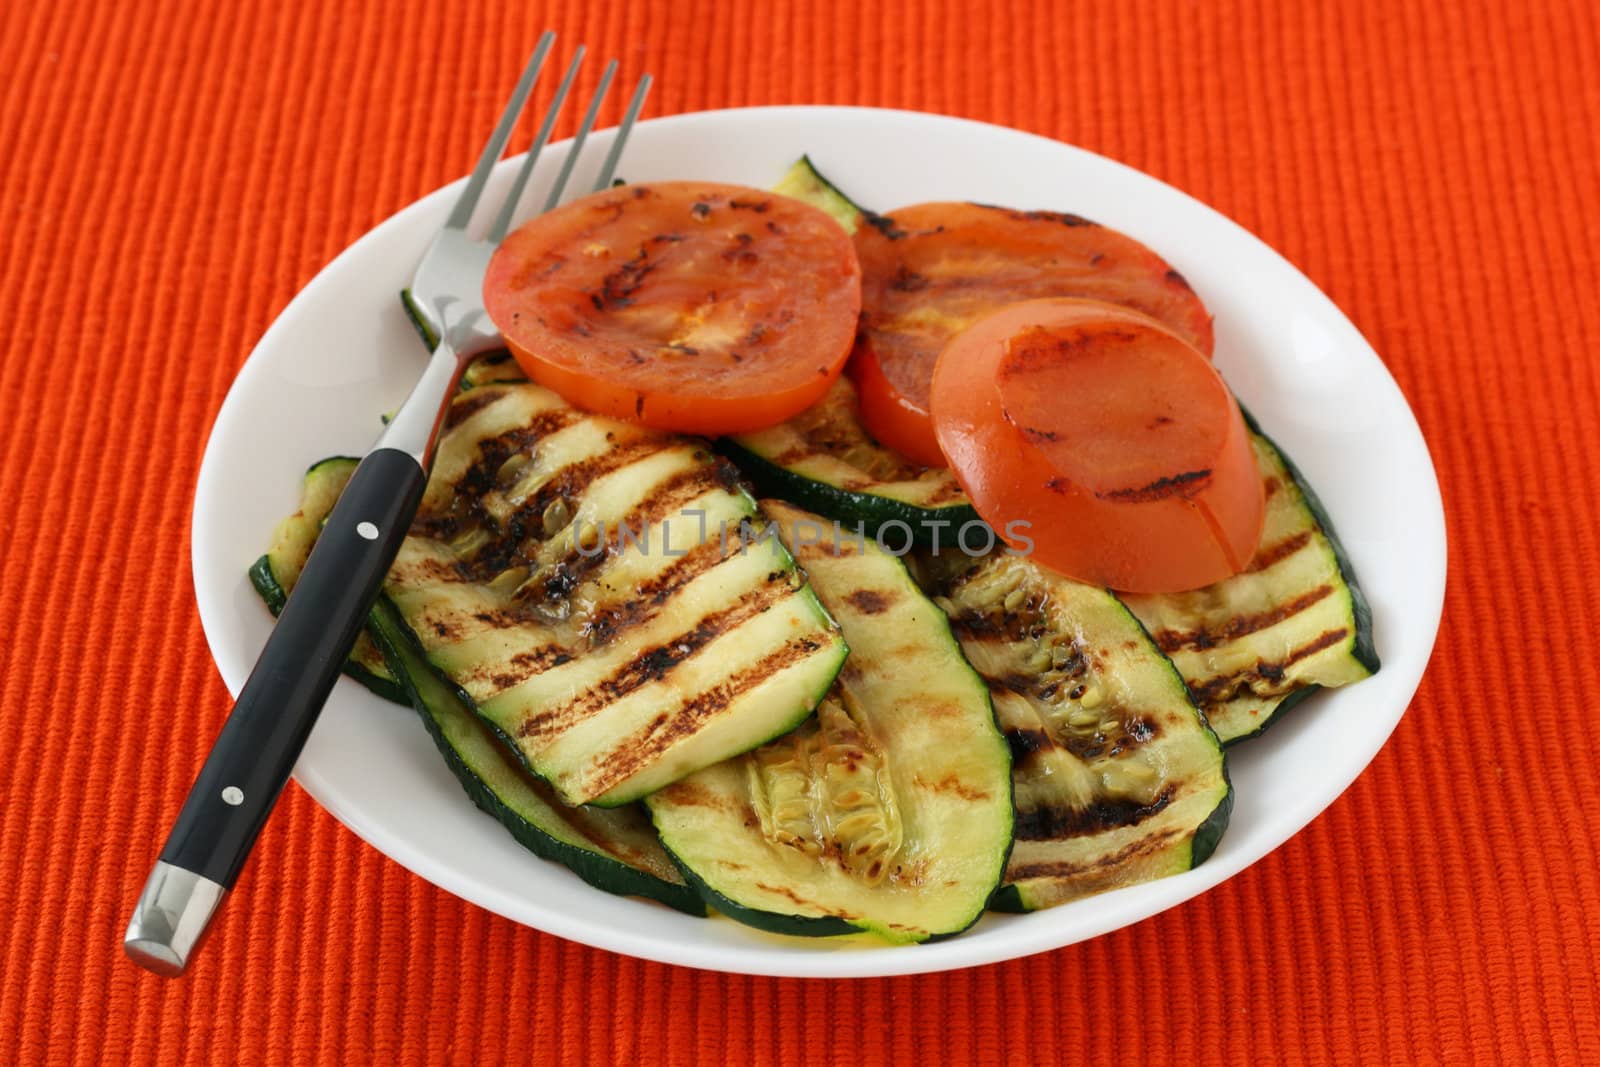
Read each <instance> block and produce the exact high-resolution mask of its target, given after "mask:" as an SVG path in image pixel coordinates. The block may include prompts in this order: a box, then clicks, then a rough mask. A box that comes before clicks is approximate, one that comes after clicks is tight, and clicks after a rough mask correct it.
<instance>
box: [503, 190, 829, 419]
mask: <svg viewBox="0 0 1600 1067" xmlns="http://www.w3.org/2000/svg"><path fill="white" fill-rule="evenodd" d="M860 273H861V272H860V266H859V264H858V262H857V260H856V255H855V250H854V248H853V247H852V245H851V241H850V237H849V235H848V234H847V233H845V231H844V229H843V228H842V227H841V226H840V225H839V224H838V223H837V222H835V221H834V220H833V219H832V218H830V217H829V216H828V215H827V214H826V213H825V212H823V211H820V210H818V209H817V208H814V207H811V206H809V205H807V204H804V203H801V202H800V201H798V200H793V199H790V198H789V197H785V196H779V195H777V194H775V193H769V192H764V191H762V190H760V189H749V188H745V187H743V186H737V185H718V184H713V183H709V182H657V183H652V184H645V185H625V186H618V187H617V188H614V189H607V190H605V191H603V192H599V193H595V194H593V195H591V196H586V197H583V198H582V199H579V200H575V201H573V202H571V203H569V204H566V205H564V206H562V207H560V208H557V209H556V210H554V211H551V212H548V213H546V214H544V215H540V216H538V217H537V218H535V219H533V220H531V221H530V222H528V223H527V224H526V225H524V226H522V227H520V228H519V229H517V230H516V231H515V232H513V233H512V234H511V235H510V236H508V237H507V238H506V239H505V241H504V242H502V244H501V245H500V247H499V248H498V249H497V250H496V251H495V254H494V258H493V259H492V260H491V261H490V264H489V270H488V273H487V275H486V276H485V278H484V287H483V298H484V305H485V306H486V307H487V308H488V311H489V315H490V317H491V318H492V319H493V320H494V322H495V325H496V326H498V327H499V329H500V332H501V334H502V335H504V337H505V339H506V343H507V344H508V345H509V346H510V348H511V351H512V354H513V355H515V356H516V359H517V362H518V363H519V364H521V365H522V367H523V369H524V370H525V371H526V372H527V374H528V375H529V377H531V378H532V379H533V380H534V381H536V382H539V383H540V384H542V385H545V386H548V387H549V388H551V389H553V390H555V391H556V392H558V393H560V394H561V395H562V396H563V397H564V398H565V399H567V400H568V401H569V402H571V403H573V404H575V405H577V406H578V407H582V408H585V409H587V410H589V411H595V412H599V413H601V414H604V415H611V416H615V417H617V418H625V419H631V420H633V421H635V422H640V423H643V424H645V425H647V426H653V427H656V428H658V429H664V430H677V431H681V432H685V433H701V434H724V433H742V432H745V431H750V430H757V429H760V428H762V427H765V426H771V425H774V424H776V423H779V422H782V421H783V420H785V419H787V418H789V417H790V416H792V415H796V414H798V413H799V412H800V411H802V410H804V409H805V408H807V407H809V406H810V405H811V404H812V403H813V402H815V401H817V400H819V399H821V397H822V395H823V394H824V393H825V392H827V390H828V387H829V386H830V385H831V384H832V383H833V380H834V379H835V378H836V377H838V375H839V372H840V370H841V368H842V367H843V365H844V361H845V358H846V357H847V356H848V355H849V352H850V346H851V344H852V342H853V340H854V337H855V331H856V323H857V319H858V316H859V312H860V307H861V285H860Z"/></svg>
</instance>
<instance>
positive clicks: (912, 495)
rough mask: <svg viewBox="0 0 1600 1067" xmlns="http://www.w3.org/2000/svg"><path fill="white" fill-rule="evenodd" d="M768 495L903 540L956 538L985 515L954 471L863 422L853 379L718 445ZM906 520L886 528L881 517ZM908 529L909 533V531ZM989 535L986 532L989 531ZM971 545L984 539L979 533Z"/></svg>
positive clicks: (925, 542) (920, 541) (951, 540)
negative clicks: (887, 443)
mask: <svg viewBox="0 0 1600 1067" xmlns="http://www.w3.org/2000/svg"><path fill="white" fill-rule="evenodd" d="M718 448H719V449H720V451H721V452H722V454H723V455H725V456H727V457H728V458H729V459H731V460H732V461H733V462H734V463H735V464H736V465H737V466H738V468H739V470H740V472H741V473H743V474H744V476H745V477H747V478H749V479H750V480H751V481H752V482H753V483H755V486H756V489H757V490H758V491H759V492H761V493H762V494H764V495H768V496H777V497H782V498H783V499H784V500H789V501H793V502H794V503H796V504H799V505H801V506H802V507H805V508H809V509H810V510H812V511H815V512H818V513H819V514H822V515H826V516H827V517H828V518H830V519H836V520H838V521H839V522H841V523H842V524H844V526H845V528H846V529H850V530H854V529H855V528H856V525H857V524H860V525H861V526H862V527H863V528H864V529H865V531H866V533H867V536H869V537H871V536H875V535H878V534H879V533H881V534H882V536H883V538H884V543H885V544H889V545H892V546H895V547H898V546H899V544H900V543H901V541H902V540H904V539H905V538H906V537H907V536H910V537H911V538H912V540H914V541H915V542H916V543H918V544H923V545H932V544H933V543H934V540H935V538H937V539H938V541H939V543H940V544H944V545H951V544H954V543H955V541H956V538H957V537H958V536H959V535H960V531H961V529H962V527H964V526H966V525H967V524H968V523H971V522H981V520H979V519H978V513H977V512H976V511H974V510H972V504H971V503H970V502H969V501H968V500H967V497H966V494H964V493H963V492H962V491H961V486H960V485H958V484H957V483H956V480H955V476H954V475H952V474H951V473H950V471H949V470H947V469H946V468H944V467H919V466H917V465H916V464H914V463H911V462H910V461H908V460H906V459H903V458H902V457H900V456H899V455H897V454H896V453H894V452H891V451H889V450H888V449H887V448H884V447H883V446H881V445H879V444H878V443H877V442H876V441H874V440H872V438H870V437H868V436H867V432H866V431H865V430H863V429H862V428H861V413H860V409H859V407H858V405H857V404H856V391H855V386H854V385H852V384H851V382H850V381H849V380H848V379H845V378H841V379H839V380H838V381H836V382H834V383H833V388H832V389H831V390H829V392H828V395H827V396H825V397H823V398H822V400H821V401H819V402H818V403H816V404H813V405H812V406H811V407H809V408H807V409H806V410H805V411H802V412H801V413H800V414H798V415H796V416H795V417H794V418H792V419H790V420H789V421H788V422H785V423H783V424H781V425H779V426H774V427H772V428H771V429H767V430H760V431H758V432H756V433H751V434H741V435H739V436H738V437H725V438H723V439H722V441H721V442H720V443H719V444H718ZM886 523H892V524H903V525H904V527H905V528H906V529H904V530H903V529H900V528H899V527H898V526H894V527H891V528H889V529H884V524H886ZM907 530H909V535H908V534H907V532H906V531H907ZM985 536H987V535H985ZM971 541H972V543H974V544H979V543H987V542H986V541H983V540H981V539H980V538H979V537H978V536H977V535H976V533H973V534H972V535H971Z"/></svg>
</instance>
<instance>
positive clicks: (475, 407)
mask: <svg viewBox="0 0 1600 1067" xmlns="http://www.w3.org/2000/svg"><path fill="white" fill-rule="evenodd" d="M504 395H505V390H504V389H492V388H487V387H484V388H478V389H473V390H471V391H469V392H466V393H463V394H461V395H460V396H459V397H457V398H456V399H455V401H454V402H453V403H452V404H451V405H450V410H448V411H446V412H445V416H444V428H445V429H446V430H453V429H455V428H456V427H457V426H460V425H461V424H462V423H463V422H466V421H467V420H468V419H470V418H472V416H474V415H476V414H477V413H478V412H480V411H482V410H483V409H484V408H486V407H488V406H489V405H490V404H492V403H494V402H495V401H496V400H499V399H500V398H501V397H502V396H504Z"/></svg>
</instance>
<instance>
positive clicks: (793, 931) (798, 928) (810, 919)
mask: <svg viewBox="0 0 1600 1067" xmlns="http://www.w3.org/2000/svg"><path fill="white" fill-rule="evenodd" d="M663 846H664V847H665V843H663ZM667 855H669V856H671V857H672V861H673V862H674V863H676V864H677V865H678V870H680V871H681V872H683V877H684V879H685V880H686V881H687V882H688V883H689V884H690V885H691V886H693V887H694V891H695V892H696V893H698V894H699V898H698V899H699V900H701V901H702V902H703V903H704V905H705V906H709V907H710V908H711V909H713V910H715V911H717V912H720V913H721V914H723V915H726V916H727V917H728V918H730V919H734V920H736V921H738V922H741V923H743V924H744V925H746V926H752V927H755V928H756V929H757V930H765V931H766V932H767V933H769V934H787V935H789V936H790V937H839V936H842V935H845V934H859V933H861V932H862V931H861V928H860V927H858V926H853V925H851V924H850V923H847V922H845V921H844V920H843V919H839V918H835V917H834V916H831V915H823V916H809V915H784V914H782V913H780V912H775V911H764V910H762V909H760V908H747V907H745V906H744V905H743V904H738V903H735V902H734V901H733V900H731V899H730V898H728V897H725V896H723V895H722V894H721V893H719V892H717V891H716V890H715V889H713V888H712V887H711V886H710V884H709V883H707V882H706V880H705V879H704V878H702V877H700V875H698V874H696V873H695V870H694V868H693V867H692V866H690V865H689V864H688V863H687V862H685V861H684V859H683V857H682V856H679V855H678V854H677V853H676V852H674V851H672V849H671V848H667Z"/></svg>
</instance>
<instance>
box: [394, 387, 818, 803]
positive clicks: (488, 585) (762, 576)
mask: <svg viewBox="0 0 1600 1067" xmlns="http://www.w3.org/2000/svg"><path fill="white" fill-rule="evenodd" d="M735 478H736V475H735V472H733V471H732V470H731V469H730V468H728V467H726V466H725V465H724V464H721V463H719V462H718V461H717V460H716V459H715V457H713V456H712V455H711V453H710V452H709V450H708V449H707V447H706V446H705V445H704V444H703V443H701V442H697V441H694V440H691V439H687V438H682V437H676V436H672V435H668V434H662V433H659V432H656V431H652V430H648V429H645V428H643V427H639V426H634V425H631V424H628V423H624V422H619V421H616V420H612V419H606V418H601V417H598V416H593V415H588V414H585V413H583V412H581V411H578V410H576V409H573V408H571V407H568V406H567V405H566V404H565V403H563V402H562V401H561V399H560V398H559V397H557V396H556V395H555V394H554V393H552V392H550V391H549V390H547V389H544V388H543V387H541V386H538V385H534V384H532V383H528V382H499V383H496V382H486V383H484V384H481V385H477V386H475V387H473V388H472V389H469V390H465V391H463V392H462V393H460V394H459V395H458V396H457V397H456V398H455V399H454V400H453V401H452V403H451V407H450V410H449V412H448V413H447V415H446V430H445V433H444V435H443V437H442V438H441V441H440V444H439V449H438V454H437V458H436V459H435V462H434V470H433V476H432V477H431V478H430V479H429V482H428V487H427V490H426V491H425V493H424V494H423V500H422V506H421V508H420V510H419V512H418V515H417V519H416V522H415V523H413V525H412V529H411V533H410V536H409V537H407V538H406V540H405V542H404V544H403V545H402V546H401V549H400V553H399V556H398V558H397V559H396V560H395V564H394V566H393V567H392V568H391V569H390V572H389V577H388V581H387V583H386V584H385V587H384V589H385V592H386V593H387V595H388V596H389V597H390V599H391V600H393V602H394V604H395V606H396V608H398V609H399V612H400V615H401V618H402V619H403V621H404V622H405V624H406V626H407V627H409V628H410V629H411V631H412V632H413V633H415V634H416V636H417V638H418V641H419V643H420V645H421V647H422V649H423V651H424V653H425V654H426V656H427V659H428V662H429V663H430V664H432V665H433V666H434V667H435V668H437V669H439V670H440V671H442V672H443V673H444V674H445V676H447V677H448V678H450V679H451V680H452V681H453V682H454V684H455V685H456V686H458V687H459V689H460V691H461V695H462V697H463V699H464V701H465V702H466V703H467V704H468V706H470V707H473V708H475V709H476V710H477V712H478V713H479V714H480V715H481V716H482V717H483V719H484V721H486V722H487V723H489V724H490V725H491V726H492V727H493V728H494V730H496V731H497V732H498V733H499V735H500V736H501V737H502V738H503V740H504V741H505V742H506V744H507V746H508V747H509V749H510V750H511V751H513V752H515V753H516V754H517V755H518V756H519V757H520V758H521V759H522V760H523V761H524V762H525V763H526V765H527V766H528V769H529V770H531V771H533V772H534V773H535V774H537V775H539V776H540V777H542V778H544V779H545V780H546V781H548V782H549V783H550V785H551V786H552V787H553V788H554V789H555V791H556V793H557V795H558V796H560V797H561V799H562V800H564V801H566V802H567V803H570V804H583V803H595V804H601V805H604V806H615V805H618V804H623V803H626V802H628V801H631V800H636V799H638V798H639V797H641V796H643V795H645V794H647V793H651V792H654V791H655V790H656V789H659V788H660V787H662V786H664V785H666V784H667V783H669V782H672V781H675V780H676V779H678V778H681V777H683V776H684V775H686V774H689V773H691V772H693V771H695V770H698V769H699V768H701V767H704V766H708V765H709V764H712V763H716V762H718V761H719V760H722V759H726V758H728V757H729V756H732V755H736V754H738V753H740V752H743V751H746V750H747V749H750V748H753V747H755V746H756V745H759V744H761V743H762V742H763V741H766V740H768V739H770V738H772V737H775V736H777V735H779V734H783V733H787V732H788V731H789V730H791V729H793V728H794V726H796V725H797V724H798V723H799V722H800V721H801V720H802V719H804V718H805V717H806V716H807V715H808V714H809V713H810V711H811V709H812V708H813V707H815V705H816V703H817V701H819V700H820V699H821V698H822V696H823V694H824V693H826V692H827V690H828V686H829V685H830V684H832V681H833V677H834V675H835V674H836V673H837V672H838V669H839V666H840V664H841V663H842V662H843V660H844V656H845V651H846V649H845V645H844V642H843V640H842V639H841V638H840V636H839V632H838V629H837V627H836V626H835V625H834V623H833V621H832V619H830V618H829V617H828V614H827V613H826V612H825V611H823V609H822V607H821V605H820V604H818V603H817V599H816V597H815V596H814V595H812V593H811V591H810V590H809V589H807V588H806V586H805V582H804V578H803V576H802V575H801V574H799V572H798V571H797V570H796V568H795V566H794V561H793V560H792V559H791V558H790V556H789V554H788V552H786V551H785V550H784V548H783V546H782V545H781V544H779V543H778V542H777V540H776V538H768V537H760V536H758V535H759V532H760V529H761V526H762V521H763V520H762V519H761V517H760V515H759V513H758V512H757V510H756V506H755V501H754V500H753V499H752V498H751V497H750V496H749V495H748V494H746V493H745V492H743V491H742V490H740V489H739V488H738V485H737V482H736V480H735ZM741 534H743V535H744V536H741Z"/></svg>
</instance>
